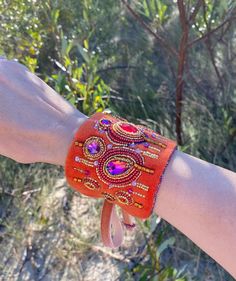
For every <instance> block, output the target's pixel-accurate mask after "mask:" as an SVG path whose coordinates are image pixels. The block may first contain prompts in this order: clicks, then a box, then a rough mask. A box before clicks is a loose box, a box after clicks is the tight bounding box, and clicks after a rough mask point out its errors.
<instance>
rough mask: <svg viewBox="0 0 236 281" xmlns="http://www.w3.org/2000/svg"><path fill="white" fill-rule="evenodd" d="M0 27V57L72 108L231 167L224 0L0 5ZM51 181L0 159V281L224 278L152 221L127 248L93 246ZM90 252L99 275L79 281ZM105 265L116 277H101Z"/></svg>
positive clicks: (45, 173)
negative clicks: (123, 122) (121, 121)
mask: <svg viewBox="0 0 236 281" xmlns="http://www.w3.org/2000/svg"><path fill="white" fill-rule="evenodd" d="M0 21H1V24H0V54H5V55H6V56H7V57H8V58H9V59H16V60H18V61H19V62H21V63H23V64H24V65H26V66H27V67H28V68H29V69H30V70H31V71H32V72H35V73H36V74H37V75H38V76H39V77H40V78H41V79H43V80H44V81H45V82H47V83H48V84H49V85H50V86H52V87H53V88H54V89H55V90H56V91H57V92H58V93H60V94H61V95H62V96H63V97H65V98H66V99H67V100H68V101H69V102H71V103H72V104H73V105H74V106H75V107H77V108H78V109H79V110H80V111H82V112H84V113H85V114H87V115H90V114H92V113H94V112H95V111H102V110H104V109H106V108H109V109H110V110H112V111H113V112H116V113H118V114H120V115H121V116H124V117H125V118H127V119H129V120H131V121H132V122H135V123H142V124H144V125H146V126H149V127H150V128H152V129H154V130H156V131H159V132H161V133H162V134H164V135H165V136H167V137H170V138H173V139H176V140H177V142H178V144H179V149H180V150H182V151H184V152H186V153H189V154H191V155H193V156H196V157H199V158H201V159H204V160H206V161H208V162H211V163H214V164H217V165H220V166H222V167H225V168H227V169H230V170H233V171H235V169H236V153H235V152H236V142H235V139H236V87H235V86H236V79H235V75H236V68H235V66H236V36H235V30H236V29H235V26H236V25H235V23H236V2H235V1H234V0H212V1H210V0H172V1H171V0H165V1H164V0H130V1H126V0H120V1H118V0H117V1H113V0H101V1H99V0H0ZM12 83H14V81H12ZM58 177H63V170H62V169H61V168H60V167H52V166H50V165H45V164H33V165H20V164H16V163H14V162H13V161H11V160H9V159H5V158H3V157H2V158H0V248H1V252H0V280H102V279H103V280H158V281H159V280H161V281H162V280H178V281H181V280H233V279H232V278H231V277H230V276H229V275H228V274H227V273H226V272H225V271H224V270H223V269H222V268H221V267H220V266H219V265H217V264H216V263H215V262H214V261H213V260H212V259H211V258H209V257H208V256H207V255H206V254H205V253H203V252H201V250H200V249H198V248H197V247H196V246H195V245H193V243H192V242H191V241H189V240H188V239H187V238H186V237H184V236H183V235H182V234H180V233H179V232H178V231H177V230H175V229H174V228H173V227H171V226H170V225H168V224H167V223H165V222H164V221H161V222H160V221H159V220H157V219H156V218H154V219H151V220H148V221H146V222H145V223H140V229H139V231H140V233H139V234H138V238H137V241H138V244H137V245H136V247H135V249H133V250H129V249H130V247H127V248H122V249H120V250H119V255H118V252H115V253H114V252H104V250H102V248H96V250H94V246H93V245H94V244H96V243H99V226H98V225H96V223H95V225H94V228H95V230H94V229H93V228H91V231H90V233H89V234H88V233H86V234H83V235H84V236H83V235H82V234H81V232H82V230H81V229H77V228H76V227H79V228H80V227H81V228H82V226H83V222H81V221H80V220H82V217H83V216H84V214H83V215H81V217H80V218H78V217H76V218H75V217H74V216H75V213H74V212H75V210H74V207H75V205H78V204H82V203H81V202H84V205H86V204H88V201H86V200H85V199H84V198H83V197H81V196H80V195H78V194H76V193H74V192H73V191H71V190H70V189H68V188H66V187H65V188H64V185H63V187H62V186H60V185H59V186H58V185H56V181H57V178H58ZM60 192H61V193H60ZM58 194H59V195H58ZM58 198H59V199H58ZM50 200H51V201H50ZM55 200H56V201H55ZM81 200H82V201H81ZM83 200H85V201H83ZM46 201H48V203H47V204H45V202H46ZM52 202H54V203H53V204H54V205H53V206H54V211H53V210H52V208H50V204H52ZM96 204H97V203H95V202H94V201H93V202H92V206H91V205H90V207H89V208H87V209H86V208H85V209H86V210H85V211H84V212H85V213H86V214H87V213H88V214H89V215H90V216H89V215H88V218H89V217H91V216H95V217H96V219H95V220H97V219H98V216H99V213H98V211H97V210H98V209H99V208H100V205H99V204H98V205H96ZM55 206H57V208H56V207H55ZM55 208H56V211H55ZM77 208H78V210H79V207H78V206H77ZM78 210H77V212H78ZM74 223H75V224H74ZM84 227H88V226H84ZM55 233H56V234H57V235H59V236H60V238H58V239H56V240H53V239H52V240H50V239H51V238H50V237H51V236H53V237H54V236H55ZM45 241H50V243H48V244H47V243H46V242H45ZM58 241H60V243H59V242H58ZM45 243H46V244H45ZM58 243H59V244H60V247H59V246H58ZM127 243H128V242H127ZM132 243H133V242H132ZM132 243H131V244H132ZM59 248H60V251H59ZM131 248H132V247H131ZM75 249H76V251H75ZM99 251H100V255H105V256H106V258H108V259H110V261H109V262H108V261H107V260H106V261H105V260H102V263H103V265H104V268H105V271H104V272H102V271H101V272H100V275H98V276H99V277H94V276H93V275H90V277H89V276H87V275H86V274H84V275H83V273H84V272H83V271H84V270H83V266H82V267H78V261H79V260H83V258H84V257H85V256H86V259H84V260H86V264H88V265H89V263H91V267H92V262H91V260H90V258H91V255H93V254H94V255H96V254H97V252H99ZM132 251H133V252H132ZM75 252H76V254H75ZM91 252H92V254H91ZM131 252H132V253H131ZM88 256H89V258H88ZM68 260H70V262H69V263H68ZM114 260H116V261H119V268H120V269H119V272H118V273H116V276H115V275H114V276H113V277H108V276H109V275H106V274H107V273H108V272H109V271H110V270H111V264H113V266H114V262H113V261H114ZM97 262H98V261H97ZM121 264H122V266H120V265H121ZM106 266H107V267H106ZM117 266H118V265H117ZM81 268H82V269H81ZM94 268H95V267H94ZM94 271H98V272H99V269H94ZM65 272H66V273H65ZM88 275H89V274H88ZM106 276H107V277H106ZM89 278H90V279H89ZM106 278H107V279H106Z"/></svg>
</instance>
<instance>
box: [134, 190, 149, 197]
mask: <svg viewBox="0 0 236 281" xmlns="http://www.w3.org/2000/svg"><path fill="white" fill-rule="evenodd" d="M133 194H135V195H137V196H139V197H142V198H145V197H146V196H145V195H143V194H141V193H139V192H136V191H134V192H133Z"/></svg>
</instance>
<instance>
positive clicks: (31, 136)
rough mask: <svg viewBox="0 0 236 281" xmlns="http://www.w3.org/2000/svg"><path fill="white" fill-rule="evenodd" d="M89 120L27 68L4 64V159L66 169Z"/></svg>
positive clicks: (0, 106)
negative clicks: (73, 146)
mask: <svg viewBox="0 0 236 281" xmlns="http://www.w3.org/2000/svg"><path fill="white" fill-rule="evenodd" d="M13 81H14V82H13ZM85 119H86V116H85V115H83V114H82V113H80V112H79V111H78V110H76V109H75V108H74V107H73V106H72V105H71V104H69V103H68V102H67V101H66V100H64V99H63V98H62V97H61V96H60V95H58V94H57V93H56V92H55V91H54V90H53V89H52V88H50V87H49V86H48V85H47V84H45V83H44V82H43V81H42V80H41V79H39V78H38V77H37V76H35V75H34V74H32V73H31V72H30V71H29V70H28V69H27V68H26V67H24V66H23V65H21V64H19V63H17V62H14V61H7V60H0V155H4V156H7V157H9V158H12V159H14V160H16V161H18V162H21V163H34V162H46V163H51V164H56V165H64V161H65V157H66V154H67V150H68V147H69V145H70V143H71V141H72V139H73V135H74V133H75V131H76V130H77V129H78V127H79V126H80V124H82V122H83V121H84V120H85Z"/></svg>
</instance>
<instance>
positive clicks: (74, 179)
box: [73, 178, 82, 182]
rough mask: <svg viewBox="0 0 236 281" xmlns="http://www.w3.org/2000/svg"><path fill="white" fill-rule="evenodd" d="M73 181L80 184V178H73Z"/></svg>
mask: <svg viewBox="0 0 236 281" xmlns="http://www.w3.org/2000/svg"><path fill="white" fill-rule="evenodd" d="M73 181H75V182H82V179H80V178H73Z"/></svg>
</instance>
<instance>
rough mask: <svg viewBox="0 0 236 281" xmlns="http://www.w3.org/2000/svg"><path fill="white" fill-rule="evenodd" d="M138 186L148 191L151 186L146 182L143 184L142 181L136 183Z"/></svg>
mask: <svg viewBox="0 0 236 281" xmlns="http://www.w3.org/2000/svg"><path fill="white" fill-rule="evenodd" d="M136 186H137V187H138V188H140V189H142V190H145V191H148V190H149V186H147V185H145V184H142V183H140V182H138V183H137V185H136Z"/></svg>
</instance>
